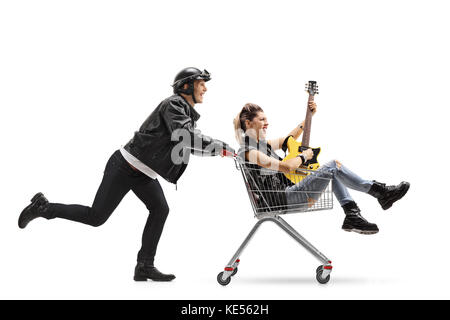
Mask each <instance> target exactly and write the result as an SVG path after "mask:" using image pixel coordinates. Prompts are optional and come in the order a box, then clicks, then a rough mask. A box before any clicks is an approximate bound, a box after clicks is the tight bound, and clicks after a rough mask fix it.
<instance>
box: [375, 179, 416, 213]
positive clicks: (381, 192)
mask: <svg viewBox="0 0 450 320" xmlns="http://www.w3.org/2000/svg"><path fill="white" fill-rule="evenodd" d="M408 190H409V182H406V181H403V182H401V183H400V184H399V185H396V186H386V184H384V183H380V182H377V181H374V183H373V185H372V187H370V190H369V192H368V193H369V194H370V195H371V196H374V197H375V198H377V199H378V202H379V203H380V205H381V207H382V208H383V210H387V209H389V208H390V207H392V204H393V203H394V202H395V201H397V200H400V199H401V198H402V197H403V196H404V195H405V194H406V192H408Z"/></svg>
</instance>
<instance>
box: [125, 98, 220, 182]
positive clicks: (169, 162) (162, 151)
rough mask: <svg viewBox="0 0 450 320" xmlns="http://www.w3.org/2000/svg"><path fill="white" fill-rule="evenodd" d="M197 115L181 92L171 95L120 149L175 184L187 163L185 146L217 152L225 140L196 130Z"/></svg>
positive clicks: (210, 152)
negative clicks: (123, 149) (122, 148)
mask: <svg viewBox="0 0 450 320" xmlns="http://www.w3.org/2000/svg"><path fill="white" fill-rule="evenodd" d="M199 118H200V115H199V114H198V113H197V111H196V110H195V109H194V108H193V107H192V106H191V105H190V104H189V103H188V102H187V101H186V100H185V99H184V98H183V97H182V96H181V95H178V94H174V95H172V96H171V97H168V98H167V99H165V100H164V101H162V102H161V103H160V104H159V105H158V106H157V107H156V109H155V110H153V112H152V113H151V114H150V116H149V117H148V118H147V119H146V120H145V121H144V123H143V124H142V125H141V127H140V128H139V131H136V132H135V133H134V136H133V138H132V139H131V140H130V141H129V142H128V143H127V144H126V145H125V147H124V148H125V150H127V151H128V152H129V153H131V154H132V155H133V156H134V157H136V158H138V159H139V160H140V161H141V162H143V163H144V164H145V165H147V166H148V167H150V168H151V169H152V170H154V171H156V173H157V174H158V175H160V176H161V177H163V178H164V179H166V180H167V181H169V182H172V183H176V182H177V180H178V179H179V178H180V177H181V175H182V174H183V172H184V170H185V169H186V166H187V164H188V162H189V155H190V153H189V152H185V151H186V148H191V147H197V148H199V149H201V150H206V149H208V153H205V155H207V154H210V155H217V154H219V153H220V152H221V151H222V149H225V147H226V143H224V142H222V141H220V140H217V139H213V138H211V137H208V136H206V135H203V134H202V133H201V132H200V130H198V129H196V122H197V120H198V119H199ZM180 129H182V130H180ZM175 148H176V149H175Z"/></svg>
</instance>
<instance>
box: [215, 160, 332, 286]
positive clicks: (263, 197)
mask: <svg viewBox="0 0 450 320" xmlns="http://www.w3.org/2000/svg"><path fill="white" fill-rule="evenodd" d="M234 161H235V164H236V168H237V169H238V170H240V171H241V173H242V178H243V179H244V183H245V186H246V189H247V192H248V196H249V198H250V203H251V205H252V208H253V212H254V215H255V217H256V218H257V219H258V221H257V222H256V224H255V226H254V227H253V228H252V229H251V231H250V233H249V234H248V235H247V237H246V238H245V240H244V242H242V244H241V245H240V246H239V248H238V249H237V251H236V253H235V254H234V255H233V257H232V258H231V259H230V261H229V262H228V264H227V265H226V267H225V269H224V271H222V272H220V273H219V274H218V275H217V281H218V282H219V283H220V284H221V285H223V286H226V285H228V284H229V283H230V281H231V277H232V276H234V275H235V274H236V273H237V271H238V265H239V263H240V259H239V257H240V256H241V254H242V252H243V251H244V249H245V247H246V246H247V245H248V243H249V242H250V240H251V239H252V237H253V236H254V234H255V233H256V231H257V230H258V228H259V227H260V226H261V224H263V223H264V222H266V221H272V222H274V223H275V224H276V225H277V226H279V227H280V228H281V229H282V230H284V231H285V232H286V233H287V234H289V235H290V236H291V237H292V238H294V239H295V240H296V241H297V242H298V243H300V244H301V245H302V246H303V247H304V248H305V249H306V250H308V251H309V252H310V253H311V254H312V255H313V256H315V257H316V258H317V259H318V260H319V261H320V262H321V265H320V266H319V267H318V268H317V269H316V279H317V281H318V282H319V283H321V284H325V283H327V282H328V281H329V280H330V273H331V270H332V268H333V267H332V266H331V261H330V259H328V258H327V257H326V256H325V255H323V254H322V253H321V252H320V251H319V250H317V249H316V248H315V247H314V246H313V245H312V244H311V243H309V242H308V241H307V240H306V239H305V238H304V237H303V236H301V235H300V234H299V233H298V232H297V231H296V230H295V229H294V228H293V227H292V226H291V225H289V224H288V223H287V222H286V221H285V220H284V219H283V218H281V215H284V214H289V213H298V212H309V211H317V210H326V209H332V208H333V193H332V185H331V184H332V183H331V180H332V176H331V174H329V173H326V172H320V173H319V172H317V171H310V170H303V169H298V170H297V171H296V173H295V174H292V173H290V174H289V175H288V176H285V175H284V174H283V173H281V172H278V171H274V170H269V169H264V168H261V167H259V166H257V165H254V164H251V163H248V162H244V161H242V160H241V158H240V157H238V156H236V155H234ZM286 177H289V179H287V178H286ZM317 179H320V180H317ZM300 180H302V181H300ZM312 180H315V183H309V182H311V181H312ZM288 181H294V182H297V181H300V182H299V186H301V188H295V189H299V190H298V191H291V189H292V188H291V187H290V186H292V185H293V183H292V182H288ZM286 183H288V186H287V187H286ZM314 186H315V188H316V190H313V189H314ZM318 186H319V187H318ZM286 188H287V189H286Z"/></svg>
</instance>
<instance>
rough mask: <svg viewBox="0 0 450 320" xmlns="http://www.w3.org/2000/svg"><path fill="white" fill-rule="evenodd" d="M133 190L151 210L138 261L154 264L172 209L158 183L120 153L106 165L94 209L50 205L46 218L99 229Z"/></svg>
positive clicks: (80, 206)
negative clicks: (136, 168)
mask: <svg viewBox="0 0 450 320" xmlns="http://www.w3.org/2000/svg"><path fill="white" fill-rule="evenodd" d="M130 190H132V191H133V192H134V194H135V195H136V196H137V197H138V198H139V199H140V200H141V201H142V202H143V203H144V204H145V205H146V207H147V209H148V210H149V211H150V214H149V216H148V219H147V223H146V225H145V228H144V233H143V235H142V246H141V249H140V250H139V253H138V257H137V260H138V261H139V262H145V263H149V264H153V259H154V256H155V253H156V247H157V246H158V242H159V238H160V237H161V233H162V230H163V227H164V223H165V221H166V218H167V215H168V214H169V207H168V206H167V202H166V198H165V197H164V193H163V190H162V189H161V186H160V184H159V182H158V180H156V179H152V178H149V177H148V176H146V175H145V174H143V173H142V172H140V171H136V170H134V169H133V168H131V167H130V165H129V164H128V162H127V161H126V160H125V159H124V158H123V156H122V154H121V153H120V151H119V150H117V151H116V152H114V154H113V155H112V156H111V157H110V158H109V161H108V163H107V164H106V168H105V171H104V175H103V180H102V182H101V184H100V187H99V188H98V191H97V194H96V196H95V199H94V203H93V204H92V207H87V206H82V205H77V204H72V205H66V204H59V203H50V204H49V208H48V211H47V214H48V216H47V218H49V219H52V218H62V219H67V220H72V221H77V222H81V223H84V224H87V225H91V226H94V227H98V226H100V225H102V224H103V223H105V222H106V220H108V218H109V217H110V216H111V214H112V213H113V211H114V210H115V209H116V207H117V206H118V204H119V203H120V201H121V200H122V199H123V197H124V196H125V195H126V194H127V193H128V191H130Z"/></svg>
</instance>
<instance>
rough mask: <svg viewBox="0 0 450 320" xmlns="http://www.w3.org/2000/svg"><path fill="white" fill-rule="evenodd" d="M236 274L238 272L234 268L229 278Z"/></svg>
mask: <svg viewBox="0 0 450 320" xmlns="http://www.w3.org/2000/svg"><path fill="white" fill-rule="evenodd" d="M237 272H238V268H237V267H236V268H234V269H233V272H232V273H231V276H234V275H235V274H236V273H237Z"/></svg>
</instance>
